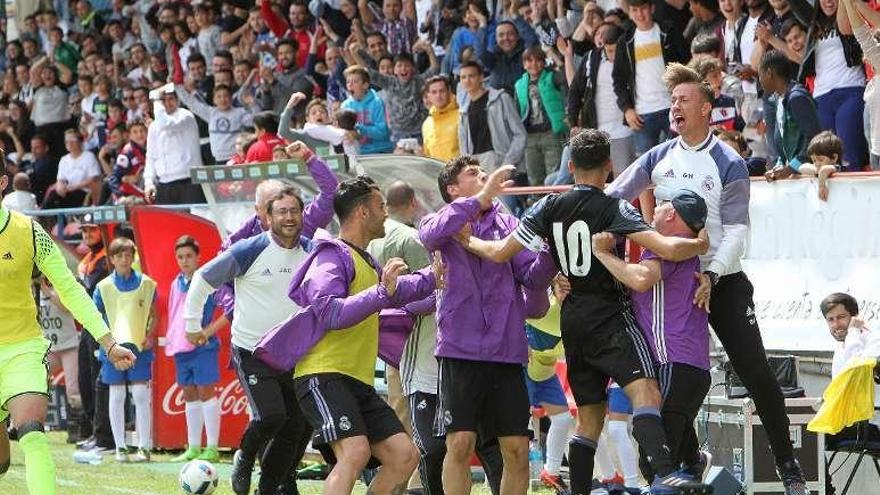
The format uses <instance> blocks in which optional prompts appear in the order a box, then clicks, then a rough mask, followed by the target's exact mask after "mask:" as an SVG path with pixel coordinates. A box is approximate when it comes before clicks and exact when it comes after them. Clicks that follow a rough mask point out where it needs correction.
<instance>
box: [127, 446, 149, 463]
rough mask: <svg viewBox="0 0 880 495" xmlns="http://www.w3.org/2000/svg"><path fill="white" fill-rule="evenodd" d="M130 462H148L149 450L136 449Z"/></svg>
mask: <svg viewBox="0 0 880 495" xmlns="http://www.w3.org/2000/svg"><path fill="white" fill-rule="evenodd" d="M131 462H150V451H149V450H145V449H138V451H137V452H136V453H135V454H134V455H133V456H131Z"/></svg>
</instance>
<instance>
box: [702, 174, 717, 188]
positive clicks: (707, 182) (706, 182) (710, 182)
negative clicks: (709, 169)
mask: <svg viewBox="0 0 880 495" xmlns="http://www.w3.org/2000/svg"><path fill="white" fill-rule="evenodd" d="M712 189H715V180H714V179H712V177H711V176H708V175H707V176H706V178H705V179H703V190H704V191H706V192H709V191H711V190H712Z"/></svg>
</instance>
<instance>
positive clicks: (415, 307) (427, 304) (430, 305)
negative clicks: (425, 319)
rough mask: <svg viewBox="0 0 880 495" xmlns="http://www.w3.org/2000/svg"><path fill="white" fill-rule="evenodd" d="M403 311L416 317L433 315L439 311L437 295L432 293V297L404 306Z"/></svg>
mask: <svg viewBox="0 0 880 495" xmlns="http://www.w3.org/2000/svg"><path fill="white" fill-rule="evenodd" d="M403 309H405V310H406V311H407V312H409V313H412V314H414V315H427V314H431V313H433V312H434V311H436V309H437V293H436V292H432V293H431V295H430V296H428V297H426V298H424V299H421V300H419V301H415V302H411V303H409V304H407V305H406V306H404V307H403Z"/></svg>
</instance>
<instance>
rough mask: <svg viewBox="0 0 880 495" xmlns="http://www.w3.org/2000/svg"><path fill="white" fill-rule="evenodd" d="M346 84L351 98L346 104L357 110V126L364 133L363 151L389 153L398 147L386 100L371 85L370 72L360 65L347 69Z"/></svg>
mask: <svg viewBox="0 0 880 495" xmlns="http://www.w3.org/2000/svg"><path fill="white" fill-rule="evenodd" d="M344 74H345V85H346V88H347V89H348V98H346V99H345V101H344V102H342V108H343V109H346V110H352V111H354V112H355V113H356V114H357V117H358V119H357V120H358V123H357V125H356V126H355V130H357V133H358V134H359V135H360V145H361V153H364V154H371V153H389V152H391V151H393V150H394V146H393V144H392V143H391V139H390V138H391V136H390V131H389V130H388V123H387V121H386V120H385V104H384V103H383V102H382V100H381V99H380V98H379V96H378V95H376V91H375V90H373V89H371V88H370V74H369V72H367V69H365V68H363V67H362V66H359V65H354V66H351V67H349V68H347V69H345V72H344Z"/></svg>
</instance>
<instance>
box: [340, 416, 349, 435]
mask: <svg viewBox="0 0 880 495" xmlns="http://www.w3.org/2000/svg"><path fill="white" fill-rule="evenodd" d="M339 429H340V430H342V431H348V430H350V429H351V421H350V420H349V419H348V416H342V417H340V418H339Z"/></svg>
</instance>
